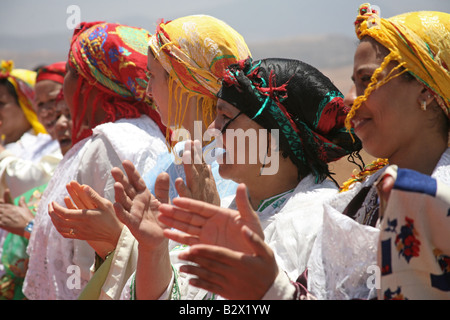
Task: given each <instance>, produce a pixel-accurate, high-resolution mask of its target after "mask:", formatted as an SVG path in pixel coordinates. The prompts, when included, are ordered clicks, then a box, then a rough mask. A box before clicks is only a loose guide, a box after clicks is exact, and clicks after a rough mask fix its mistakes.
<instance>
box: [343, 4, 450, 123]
mask: <svg viewBox="0 0 450 320" xmlns="http://www.w3.org/2000/svg"><path fill="white" fill-rule="evenodd" d="M379 14H380V13H379V12H378V10H376V8H374V7H372V6H371V5H370V4H368V3H365V4H363V5H361V6H360V7H359V10H358V16H357V18H356V21H355V29H356V35H357V36H358V38H359V39H362V38H363V37H365V36H369V37H372V38H373V39H375V40H376V41H377V42H379V43H380V44H382V45H383V46H385V47H386V48H387V49H388V50H389V51H390V53H389V54H388V55H387V56H386V57H385V59H384V61H383V63H382V64H381V66H380V67H379V68H378V69H377V70H375V72H374V74H373V76H372V80H371V83H370V84H369V86H368V87H367V89H366V91H365V93H364V95H363V96H360V97H358V98H357V99H356V100H355V102H354V104H353V108H352V110H351V111H350V113H349V115H348V117H347V120H346V126H347V127H348V128H350V126H351V123H350V120H351V118H352V117H353V116H354V114H355V111H356V110H357V109H358V108H359V106H360V105H361V103H363V102H364V101H365V100H366V99H367V98H368V96H369V95H370V93H371V92H372V91H373V90H374V89H375V88H376V87H377V86H379V85H382V84H384V83H386V82H387V81H389V80H390V79H392V78H393V77H395V76H398V75H400V74H401V73H403V72H410V73H411V74H412V75H413V76H414V77H416V79H417V80H418V81H420V82H421V83H423V84H424V85H426V86H427V88H428V89H429V90H430V91H431V93H432V94H433V95H434V97H435V99H436V101H437V102H438V104H439V105H440V106H441V108H442V110H444V112H445V114H446V115H447V116H450V115H449V109H450V86H449V83H450V71H449V66H450V14H448V13H443V12H434V11H419V12H410V13H405V14H401V15H398V16H395V17H392V18H389V19H383V18H380V16H379ZM391 61H397V62H398V63H399V64H398V66H397V67H396V68H394V69H393V70H392V71H391V73H390V74H389V75H388V76H387V77H386V78H385V79H383V80H382V81H381V82H379V83H378V80H377V76H378V74H379V73H380V72H381V71H382V70H383V69H384V68H385V67H386V66H387V65H388V63H389V62H391ZM402 67H403V69H404V70H402V72H399V73H397V74H395V75H393V72H394V71H395V70H398V69H399V68H402Z"/></svg>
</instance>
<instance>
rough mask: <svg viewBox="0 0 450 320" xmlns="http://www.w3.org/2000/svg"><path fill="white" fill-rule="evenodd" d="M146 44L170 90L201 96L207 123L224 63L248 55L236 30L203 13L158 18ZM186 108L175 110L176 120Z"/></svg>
mask: <svg viewBox="0 0 450 320" xmlns="http://www.w3.org/2000/svg"><path fill="white" fill-rule="evenodd" d="M149 47H150V48H151V50H152V52H153V54H154V55H155V57H156V58H157V59H158V61H159V62H160V63H161V65H162V66H163V67H164V69H165V70H166V71H167V73H168V74H169V92H172V91H171V90H173V89H175V90H178V89H180V90H181V93H187V94H188V98H190V97H193V96H201V97H202V98H203V99H202V110H203V122H204V124H205V125H206V126H208V125H209V124H210V123H211V122H212V120H213V114H214V113H213V111H214V108H215V105H216V101H217V97H216V95H217V93H218V92H219V89H220V87H221V80H222V77H223V73H224V71H225V69H226V67H227V66H228V65H230V64H233V63H236V62H237V61H239V60H242V59H245V58H247V57H249V56H251V54H250V50H249V49H248V47H247V44H246V43H245V41H244V39H243V37H242V36H241V35H240V34H239V33H238V32H236V30H234V29H233V28H231V27H230V26H229V25H228V24H226V23H225V22H223V21H221V20H219V19H216V18H214V17H210V16H206V15H193V16H187V17H183V18H178V19H175V20H173V21H169V22H167V23H166V22H161V23H160V24H159V25H158V26H157V28H156V32H155V34H154V35H153V36H152V37H151V38H150V41H149ZM174 85H175V87H174ZM175 92H176V91H175ZM179 99H180V101H179V102H180V103H179V104H178V105H180V106H181V95H180V97H179ZM170 107H171V101H170V100H169V108H170ZM197 110H198V109H197ZM185 112H186V110H184V111H182V110H176V119H175V123H176V124H178V125H180V124H181V123H182V122H183V118H184V113H185ZM169 114H170V112H169ZM169 121H170V119H169Z"/></svg>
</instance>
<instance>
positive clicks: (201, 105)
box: [50, 15, 250, 299]
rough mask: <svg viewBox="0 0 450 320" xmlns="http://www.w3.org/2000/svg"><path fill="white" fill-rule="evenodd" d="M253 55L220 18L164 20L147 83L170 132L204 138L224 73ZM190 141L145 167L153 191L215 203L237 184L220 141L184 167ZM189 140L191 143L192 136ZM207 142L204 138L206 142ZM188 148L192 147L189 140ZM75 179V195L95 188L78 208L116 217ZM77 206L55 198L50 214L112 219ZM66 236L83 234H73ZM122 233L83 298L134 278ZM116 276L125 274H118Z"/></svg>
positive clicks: (106, 294) (131, 246)
mask: <svg viewBox="0 0 450 320" xmlns="http://www.w3.org/2000/svg"><path fill="white" fill-rule="evenodd" d="M248 56H250V51H249V49H248V47H247V45H246V44H245V41H244V39H243V38H242V36H241V35H240V34H239V33H238V32H236V30H234V29H233V28H231V27H230V26H229V25H227V24H226V23H225V22H223V21H221V20H219V19H216V18H214V17H210V16H206V15H195V16H187V17H182V18H178V19H175V20H173V21H169V22H161V23H160V24H159V25H158V27H157V29H156V33H155V34H154V35H152V36H151V37H150V40H149V42H148V66H147V68H148V76H149V84H148V88H147V92H148V95H149V96H150V97H151V98H152V99H153V101H154V103H155V105H156V107H157V109H158V111H159V113H160V114H161V120H162V122H163V123H164V124H165V125H166V126H167V127H168V129H169V128H172V130H173V131H174V135H172V137H173V140H174V141H178V138H179V137H177V136H176V134H177V133H181V138H184V139H193V138H196V139H198V140H200V143H201V141H202V140H203V134H204V131H206V129H207V127H208V125H209V124H210V123H211V121H212V120H213V118H214V116H215V104H216V102H217V92H218V91H219V89H220V82H221V77H222V75H223V72H224V70H225V68H226V67H227V66H228V65H229V64H230V63H234V62H236V61H238V60H240V59H243V58H246V57H248ZM183 133H187V135H188V136H187V137H186V136H183ZM197 135H199V137H197ZM170 137H171V131H170V130H167V138H168V139H169V138H170ZM185 142H186V141H182V142H179V143H177V144H176V145H175V146H173V148H172V146H171V145H169V148H171V150H170V151H169V152H166V153H163V154H161V155H160V156H159V157H158V160H157V165H156V167H154V168H153V169H151V170H148V171H146V172H144V173H145V174H144V175H143V176H144V177H145V182H146V183H145V184H146V186H147V187H148V189H149V190H150V192H151V193H152V194H156V195H157V196H158V197H164V198H166V197H167V198H173V197H176V196H177V195H178V192H180V193H181V194H183V195H188V196H191V197H194V198H196V199H202V200H205V201H211V202H213V201H215V203H217V204H219V203H220V201H221V200H222V199H223V198H224V197H226V196H229V195H232V194H234V192H235V189H236V183H234V182H233V181H231V180H228V181H227V180H225V179H222V178H220V176H219V174H218V164H217V162H215V161H214V160H215V158H214V157H212V156H211V150H212V149H213V148H214V144H208V145H207V146H206V147H204V149H203V157H201V156H200V158H202V161H201V162H199V163H192V164H191V165H187V166H186V165H185V164H182V163H180V162H179V161H178V160H179V159H180V155H181V153H183V151H184V148H185ZM204 142H205V144H207V143H209V142H210V139H206V141H204ZM187 145H189V146H190V145H191V144H190V143H187ZM201 148H202V145H200V149H201ZM188 149H189V150H188V151H191V147H189V148H188ZM186 154H188V153H186ZM186 154H185V156H186ZM200 154H201V152H200ZM203 158H204V159H203ZM205 162H207V163H208V164H210V165H211V169H209V167H208V166H206V164H205ZM124 167H125V170H126V172H127V173H129V172H132V171H133V170H134V166H133V165H132V164H131V163H130V162H125V163H124ZM113 174H114V176H115V177H116V178H118V181H119V182H121V183H124V180H123V178H124V175H123V173H122V171H121V170H116V171H115V172H113ZM160 174H161V175H160ZM158 176H159V177H158ZM139 177H140V175H139ZM157 177H158V179H160V181H162V180H164V181H165V182H166V183H167V184H169V185H168V186H167V188H164V189H166V190H167V191H168V193H166V194H164V195H162V196H161V195H160V193H158V192H157V190H156V188H155V184H156V180H157ZM194 177H196V178H194ZM133 178H134V176H133ZM129 179H131V178H129ZM175 183H176V184H177V186H176V187H175ZM205 183H206V184H205ZM72 186H73V190H74V191H73V192H72V193H71V196H72V198H73V199H74V202H76V201H78V203H80V202H82V201H83V200H82V198H83V197H86V196H85V195H86V193H84V192H83V191H82V189H83V188H87V190H88V192H87V193H88V194H89V192H90V191H92V192H91V193H90V194H89V195H90V200H89V201H86V200H85V201H84V204H83V206H79V209H82V208H90V209H93V208H95V207H97V208H100V207H101V208H104V211H103V216H104V217H112V216H114V217H115V216H116V215H115V212H114V210H113V206H112V203H110V202H109V201H108V200H106V199H104V198H101V197H98V195H96V193H95V192H94V190H92V189H93V188H88V187H86V186H83V187H80V186H79V185H76V184H72ZM69 189H70V187H69ZM89 190H90V191H89ZM116 193H117V192H116ZM78 194H81V196H78ZM89 195H88V196H89ZM75 198H76V199H78V200H75ZM219 198H220V199H219ZM85 199H86V198H85ZM101 203H103V204H104V205H101ZM97 210H98V209H97ZM77 212H78V213H80V212H81V211H80V210H79V211H74V210H68V209H65V208H63V207H60V206H58V205H55V206H54V208H52V209H51V210H50V215H51V216H52V219H53V221H54V224H55V226H57V228H58V230H60V229H61V230H62V229H67V228H68V227H73V228H76V225H82V224H89V225H90V228H92V229H89V230H92V232H86V237H96V232H95V230H96V226H97V225H101V224H103V222H102V221H106V220H102V221H100V220H98V219H97V220H95V221H94V219H90V217H89V214H90V213H94V214H96V213H97V211H95V212H94V211H91V210H88V211H87V214H85V215H83V217H84V218H85V219H84V220H83V221H81V220H79V219H77V218H74V215H73V214H76V213H77ZM72 213H73V214H72ZM80 221H81V222H80ZM87 230H88V229H87ZM66 236H69V237H75V238H76V237H77V236H76V235H67V234H66ZM117 238H118V241H117V240H116V241H117V246H116V247H115V252H114V254H112V255H111V259H108V260H107V261H106V262H107V263H104V264H102V266H101V269H99V270H98V271H97V272H96V273H95V275H94V277H95V279H94V278H93V281H91V284H90V285H89V286H88V288H87V289H86V290H85V291H84V292H83V295H82V296H81V297H80V299H97V298H99V299H118V298H119V296H120V291H119V292H117V291H116V290H113V289H111V288H117V287H120V283H122V282H123V283H122V285H123V284H124V282H126V280H127V279H128V275H127V272H128V271H129V270H132V271H134V268H135V266H136V259H137V243H136V241H135V239H134V237H133V235H132V234H131V233H130V231H129V230H128V228H123V229H122V232H121V233H119V234H118V235H117V236H116V237H115V239H117ZM123 260H125V261H129V263H128V264H124V263H123V262H122V261H123ZM117 279H120V280H119V281H117ZM99 283H101V284H102V285H101V286H103V288H104V290H99ZM103 283H104V284H103Z"/></svg>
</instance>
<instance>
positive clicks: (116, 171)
mask: <svg viewBox="0 0 450 320" xmlns="http://www.w3.org/2000/svg"><path fill="white" fill-rule="evenodd" d="M111 175H112V176H113V178H114V180H115V181H116V182H117V183H120V184H121V185H122V186H123V190H124V192H125V193H126V195H127V196H129V197H130V198H131V199H134V197H135V196H136V190H135V189H134V187H133V186H132V185H131V184H130V181H129V179H128V177H127V176H126V175H125V173H124V172H123V171H122V170H121V169H120V168H117V167H115V168H112V169H111Z"/></svg>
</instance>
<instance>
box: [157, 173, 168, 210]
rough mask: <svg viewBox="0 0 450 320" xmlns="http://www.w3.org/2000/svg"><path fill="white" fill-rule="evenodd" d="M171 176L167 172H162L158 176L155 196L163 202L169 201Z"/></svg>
mask: <svg viewBox="0 0 450 320" xmlns="http://www.w3.org/2000/svg"><path fill="white" fill-rule="evenodd" d="M169 190H170V176H169V174H168V173H167V172H162V173H160V174H159V175H158V177H156V181H155V197H156V199H158V200H159V202H161V203H169Z"/></svg>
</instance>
